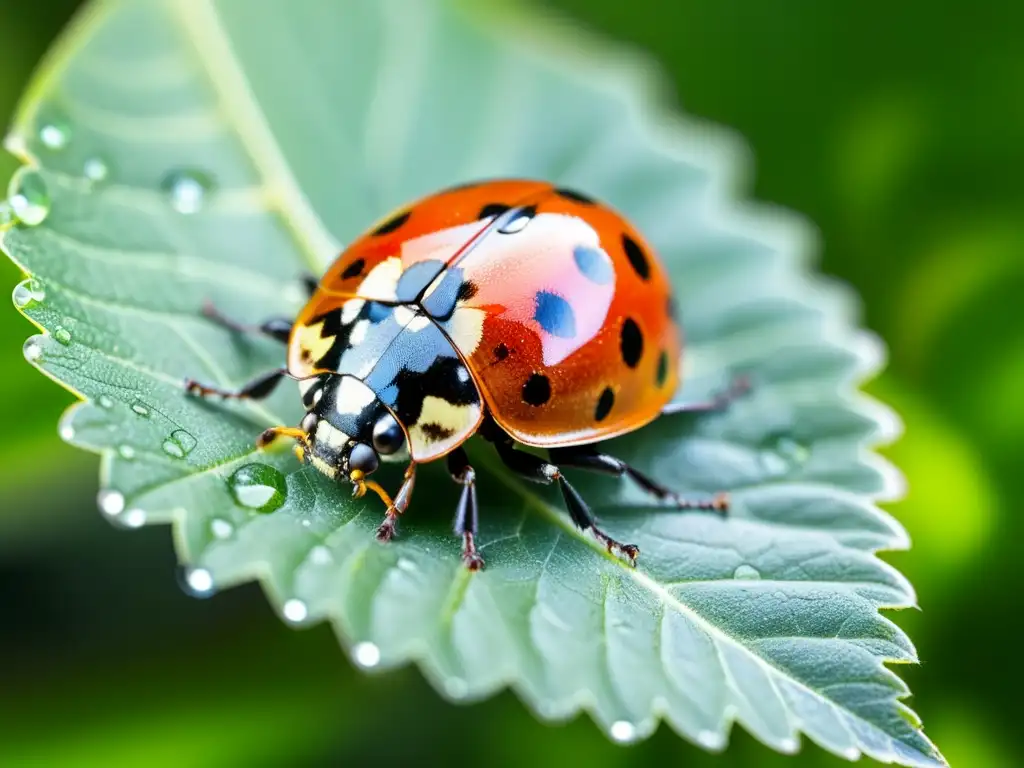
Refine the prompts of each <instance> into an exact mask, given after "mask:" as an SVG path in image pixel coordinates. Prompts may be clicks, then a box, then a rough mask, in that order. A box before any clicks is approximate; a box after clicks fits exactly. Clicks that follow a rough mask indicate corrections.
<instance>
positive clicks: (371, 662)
mask: <svg viewBox="0 0 1024 768" xmlns="http://www.w3.org/2000/svg"><path fill="white" fill-rule="evenodd" d="M352 657H353V658H354V659H355V660H356V664H358V665H359V666H361V667H365V668H366V669H370V668H371V667H376V666H377V665H378V664H380V648H378V647H377V646H376V645H374V644H373V643H367V642H363V643H357V644H356V647H355V648H353V649H352Z"/></svg>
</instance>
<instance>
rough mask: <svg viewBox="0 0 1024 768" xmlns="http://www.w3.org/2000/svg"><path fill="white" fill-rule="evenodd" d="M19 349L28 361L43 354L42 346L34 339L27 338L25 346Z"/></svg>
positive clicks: (34, 359)
mask: <svg viewBox="0 0 1024 768" xmlns="http://www.w3.org/2000/svg"><path fill="white" fill-rule="evenodd" d="M21 349H22V352H23V353H24V355H25V359H26V360H28V361H29V362H35V361H36V360H38V359H39V358H41V357H42V356H43V348H42V347H41V346H39V342H38V341H36V340H35V339H29V340H28V341H26V342H25V346H23V347H22V348H21Z"/></svg>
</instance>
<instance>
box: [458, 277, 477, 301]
mask: <svg viewBox="0 0 1024 768" xmlns="http://www.w3.org/2000/svg"><path fill="white" fill-rule="evenodd" d="M479 290H480V288H479V286H477V284H476V283H474V282H473V281H472V280H466V281H465V282H463V283H462V285H460V286H459V292H458V293H457V294H455V300H456V301H469V300H470V299H472V298H473V297H474V296H476V294H477V291H479Z"/></svg>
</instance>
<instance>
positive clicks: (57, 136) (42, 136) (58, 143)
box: [39, 122, 71, 152]
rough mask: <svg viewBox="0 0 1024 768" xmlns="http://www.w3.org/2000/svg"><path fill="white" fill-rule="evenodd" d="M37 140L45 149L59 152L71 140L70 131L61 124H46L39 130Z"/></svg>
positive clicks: (65, 125)
mask: <svg viewBox="0 0 1024 768" xmlns="http://www.w3.org/2000/svg"><path fill="white" fill-rule="evenodd" d="M39 140H40V141H41V142H43V146H44V147H46V148H47V149H52V150H54V151H55V152H56V151H60V150H62V149H64V147H66V146H67V145H68V142H69V141H70V140H71V129H70V128H68V126H67V124H65V123H63V122H51V123H46V124H45V125H44V126H43V127H42V128H40V129H39Z"/></svg>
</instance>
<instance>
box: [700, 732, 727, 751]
mask: <svg viewBox="0 0 1024 768" xmlns="http://www.w3.org/2000/svg"><path fill="white" fill-rule="evenodd" d="M697 743H698V744H700V745H701V746H702V747H704V749H711V750H719V749H722V747H724V746H725V737H724V736H723V735H722V734H720V733H719V732H718V731H701V732H700V733H698V734H697Z"/></svg>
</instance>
